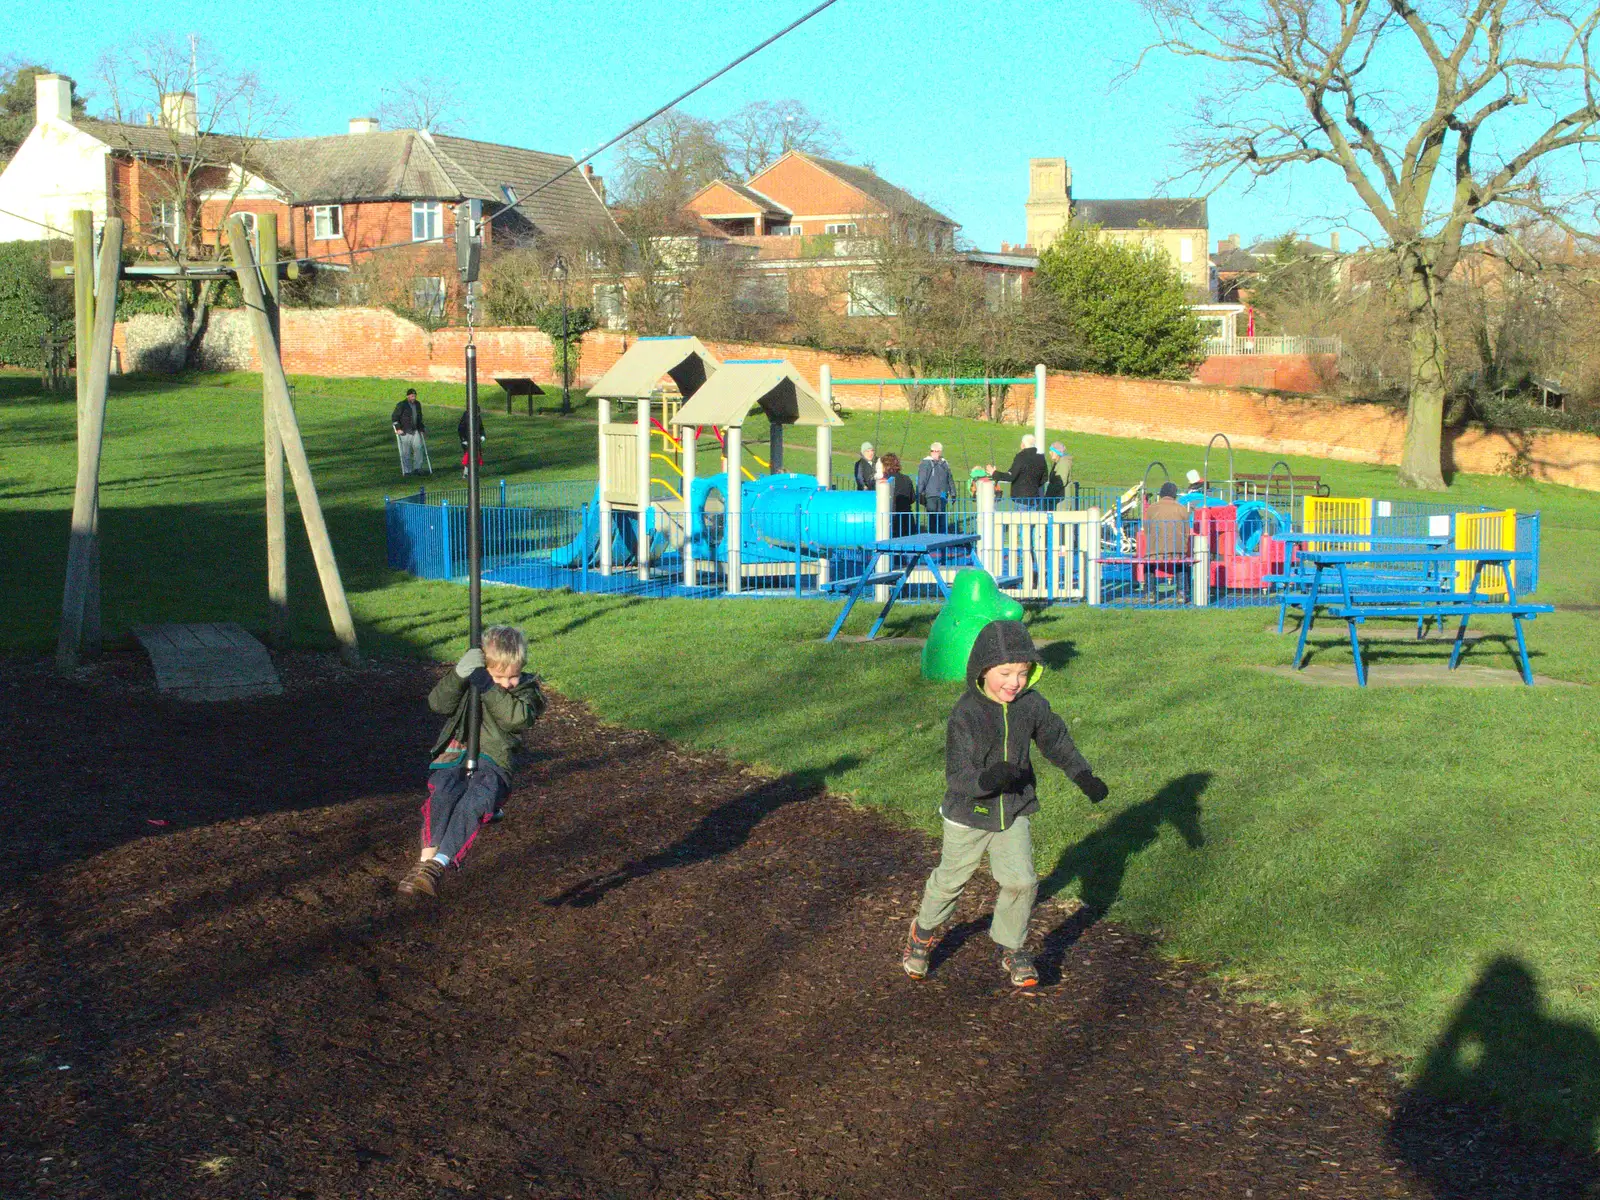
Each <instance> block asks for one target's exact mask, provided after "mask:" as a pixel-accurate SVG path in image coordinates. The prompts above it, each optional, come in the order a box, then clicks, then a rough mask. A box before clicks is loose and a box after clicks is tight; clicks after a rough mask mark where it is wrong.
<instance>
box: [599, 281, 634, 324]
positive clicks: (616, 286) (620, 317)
mask: <svg viewBox="0 0 1600 1200" xmlns="http://www.w3.org/2000/svg"><path fill="white" fill-rule="evenodd" d="M594 313H595V316H597V317H599V318H600V324H602V325H604V326H605V327H606V328H607V329H621V328H622V327H623V324H624V323H625V322H626V320H627V316H628V306H627V301H626V299H625V294H624V292H623V289H622V285H621V284H620V283H597V284H595V288H594Z"/></svg>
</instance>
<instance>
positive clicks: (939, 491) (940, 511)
mask: <svg viewBox="0 0 1600 1200" xmlns="http://www.w3.org/2000/svg"><path fill="white" fill-rule="evenodd" d="M955 490H956V481H955V477H954V476H952V475H951V474H950V464H949V463H947V462H945V460H944V443H943V442H934V443H933V445H931V446H929V447H928V457H927V458H925V459H923V460H922V461H921V462H920V463H918V464H917V503H918V504H920V505H922V511H923V512H925V513H927V514H928V532H929V533H943V532H944V531H945V523H944V510H945V506H946V505H947V504H948V503H949V500H950V494H951V493H952V492H954V491H955Z"/></svg>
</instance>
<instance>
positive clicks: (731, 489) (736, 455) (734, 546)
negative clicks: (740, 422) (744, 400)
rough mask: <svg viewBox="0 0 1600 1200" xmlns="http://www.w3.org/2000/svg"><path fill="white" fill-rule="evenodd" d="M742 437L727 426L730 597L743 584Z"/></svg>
mask: <svg viewBox="0 0 1600 1200" xmlns="http://www.w3.org/2000/svg"><path fill="white" fill-rule="evenodd" d="M743 435H744V431H743V430H742V429H740V428H739V426H737V425H732V426H729V428H728V433H727V438H728V443H727V450H728V516H727V520H726V522H725V523H724V525H723V528H724V529H726V530H727V531H728V533H727V537H728V594H729V595H730V596H732V595H737V594H738V592H739V590H740V586H741V584H742V582H743V581H742V580H741V579H740V578H739V573H740V567H741V565H742V557H743V555H742V543H741V541H740V539H741V538H743V536H744V521H743V514H742V512H741V511H740V510H741V508H742V507H743V505H744V480H743V478H742V475H741V468H742V467H743V466H744V462H743V458H744V456H743V455H742V454H741V453H740V450H741V449H742V444H743Z"/></svg>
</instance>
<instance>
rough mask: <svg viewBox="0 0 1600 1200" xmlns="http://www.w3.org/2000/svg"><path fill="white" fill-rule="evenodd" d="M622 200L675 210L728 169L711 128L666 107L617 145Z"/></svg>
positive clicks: (722, 150) (704, 121) (716, 137)
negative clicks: (664, 110) (653, 118)
mask: <svg viewBox="0 0 1600 1200" xmlns="http://www.w3.org/2000/svg"><path fill="white" fill-rule="evenodd" d="M616 162H617V173H618V174H619V175H620V177H621V180H620V182H621V185H622V186H621V191H622V200H623V202H624V203H625V204H628V205H629V206H631V207H634V208H643V207H646V206H649V207H653V208H659V209H660V210H661V212H662V213H663V214H667V215H671V214H675V213H677V212H678V211H679V210H680V209H681V208H682V207H683V205H684V204H685V203H686V202H687V201H688V199H689V197H691V196H693V195H694V194H695V193H696V192H698V191H699V190H700V189H701V188H703V187H704V186H705V185H706V184H708V183H711V182H712V181H713V180H716V179H720V178H722V177H723V176H725V175H727V174H728V173H729V168H728V157H727V151H726V150H725V149H724V147H723V145H722V142H721V141H720V140H719V138H718V136H717V127H716V126H715V125H714V124H713V123H712V122H710V121H707V120H705V119H704V118H702V117H695V116H691V115H690V114H688V113H686V112H681V111H679V110H678V109H676V108H674V109H669V110H667V111H666V112H664V113H662V114H661V115H660V116H659V117H657V118H656V119H655V120H654V121H651V122H650V123H649V124H648V125H646V126H645V127H644V128H642V129H639V130H636V131H635V132H633V133H630V134H629V135H628V136H627V137H626V138H624V139H623V140H622V141H621V142H620V143H619V144H618V146H617V159H616Z"/></svg>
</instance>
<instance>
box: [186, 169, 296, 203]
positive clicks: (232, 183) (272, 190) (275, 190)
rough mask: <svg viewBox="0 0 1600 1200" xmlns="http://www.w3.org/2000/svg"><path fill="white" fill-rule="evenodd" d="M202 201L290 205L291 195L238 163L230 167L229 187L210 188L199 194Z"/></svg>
mask: <svg viewBox="0 0 1600 1200" xmlns="http://www.w3.org/2000/svg"><path fill="white" fill-rule="evenodd" d="M198 198H199V199H200V200H202V201H207V200H276V201H278V202H279V203H280V204H287V203H289V195H288V193H287V192H285V191H283V189H282V188H279V187H275V186H274V185H272V184H270V183H268V182H267V181H266V180H265V179H263V178H261V176H259V175H251V174H248V173H247V172H246V171H245V169H244V168H243V167H241V166H240V165H239V164H238V163H230V164H229V166H228V186H227V187H225V188H208V189H206V190H205V191H203V192H200V193H199V194H198Z"/></svg>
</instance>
